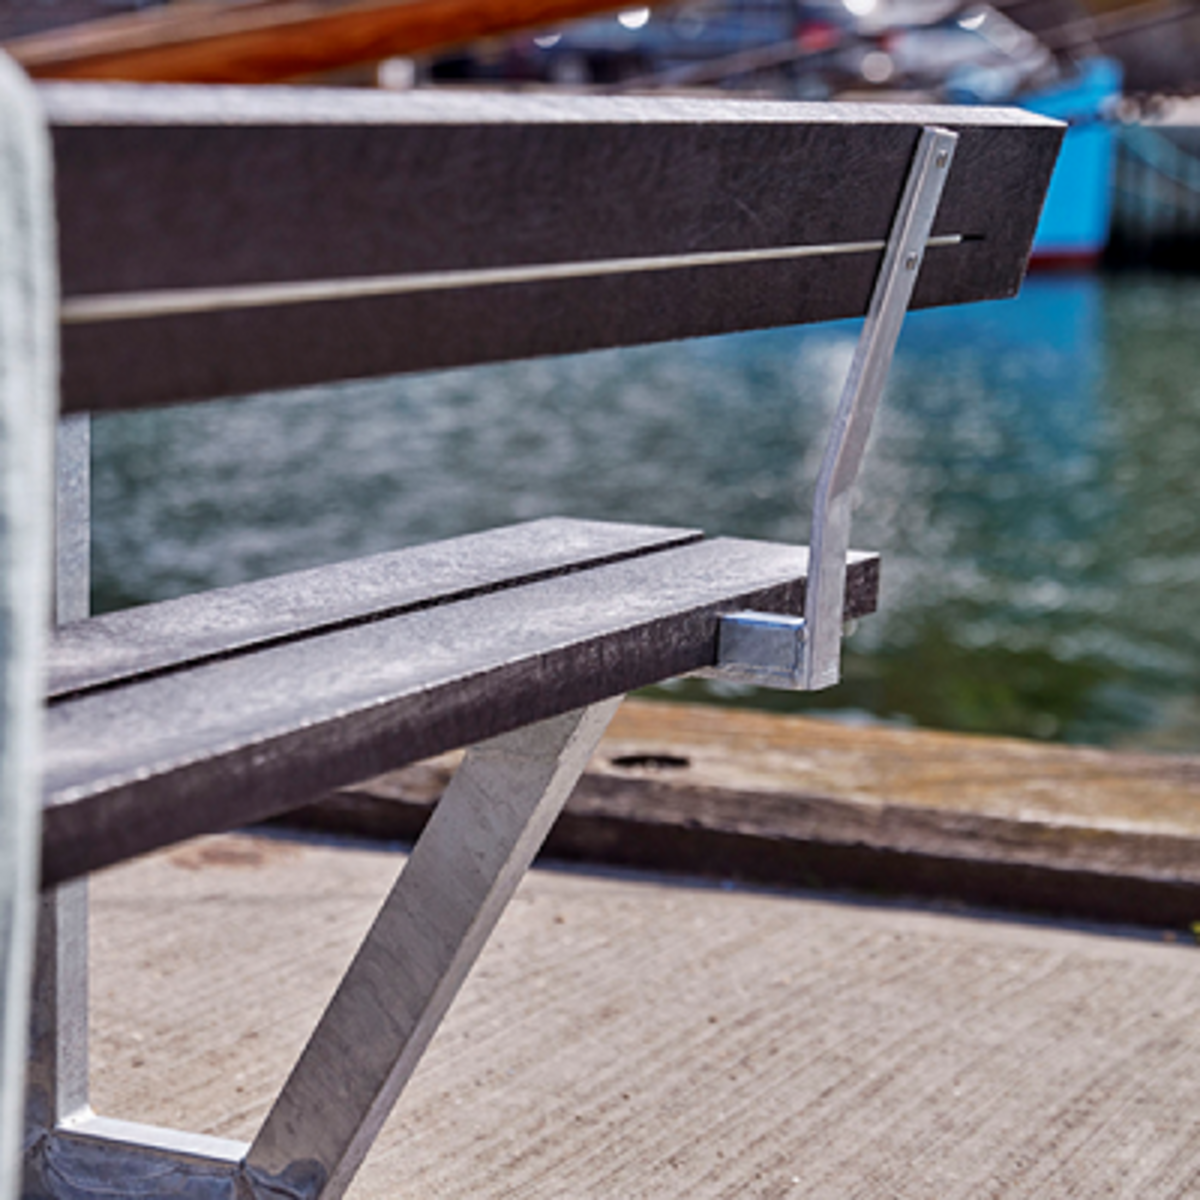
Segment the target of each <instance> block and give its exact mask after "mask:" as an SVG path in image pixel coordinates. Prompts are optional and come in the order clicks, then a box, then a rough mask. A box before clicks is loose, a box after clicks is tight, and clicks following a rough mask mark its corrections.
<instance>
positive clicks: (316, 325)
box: [43, 85, 1061, 410]
mask: <svg viewBox="0 0 1200 1200" xmlns="http://www.w3.org/2000/svg"><path fill="white" fill-rule="evenodd" d="M43 95H44V96H45V98H46V104H47V108H48V112H49V114H50V118H51V123H52V135H53V139H54V146H55V160H56V188H57V197H58V209H59V222H60V235H59V244H60V257H61V267H62V283H63V293H64V296H66V297H67V298H68V299H78V298H82V297H89V296H104V295H114V294H121V293H127V292H128V293H136V294H143V293H144V294H147V295H149V296H151V297H152V296H153V295H154V294H155V293H156V292H158V291H163V290H176V289H183V290H187V289H196V288H218V289H220V288H236V287H242V286H259V285H268V284H275V283H289V282H290V283H301V284H308V283H316V282H320V281H362V280H369V279H371V278H376V277H390V276H396V277H405V276H411V275H416V276H420V275H422V274H428V273H438V272H443V273H444V272H457V271H469V272H472V271H490V270H495V269H507V268H522V269H524V268H531V267H539V268H540V267H546V266H551V265H554V264H572V263H594V262H597V261H599V260H623V259H656V258H661V257H673V256H679V255H697V254H710V253H718V254H727V253H733V252H743V251H756V250H763V249H777V248H781V247H800V246H827V245H837V244H846V243H859V242H877V241H878V240H880V239H882V238H884V237H886V234H887V231H888V228H889V226H890V223H891V219H892V216H893V214H894V212H895V208H896V205H897V202H898V199H899V196H900V193H901V190H902V188H903V184H904V178H905V174H906V172H907V169H908V165H909V162H910V159H911V156H912V153H913V149H914V147H915V144H916V140H917V137H918V135H919V132H920V129H921V127H922V125H923V124H929V123H938V124H942V125H946V126H948V127H951V128H953V129H955V130H956V131H958V132H959V134H960V143H959V147H958V150H957V152H956V156H955V163H954V167H953V170H952V173H951V177H950V180H949V181H948V184H947V190H946V193H945V197H944V199H943V203H942V206H941V209H940V211H939V218H938V222H937V224H936V226H935V229H934V233H935V234H936V235H955V236H957V235H962V236H964V237H966V238H967V239H968V240H967V241H965V242H963V243H962V244H961V245H959V246H954V247H945V248H940V249H938V250H937V251H936V252H931V254H930V256H929V259H928V262H927V265H926V267H925V269H924V270H923V271H922V278H921V281H920V283H919V286H918V289H917V293H916V297H915V301H914V302H915V304H916V305H917V306H923V305H931V304H948V303H959V302H963V301H967V300H976V299H984V298H994V297H999V296H1007V295H1011V294H1013V292H1015V290H1016V288H1017V286H1018V284H1019V281H1020V278H1021V275H1022V273H1023V270H1024V266H1025V262H1026V260H1027V257H1028V253H1029V247H1030V244H1031V241H1032V237H1033V232H1034V228H1035V226H1036V223H1037V217H1038V214H1039V211H1040V203H1041V196H1042V193H1043V191H1044V188H1045V185H1046V183H1047V182H1048V180H1049V176H1050V172H1051V169H1052V167H1053V162H1054V158H1055V154H1056V152H1057V147H1058V143H1059V140H1060V137H1061V129H1060V128H1059V127H1058V126H1057V125H1056V124H1054V123H1053V122H1048V121H1046V120H1045V119H1044V118H1039V117H1033V116H1031V115H1029V114H1026V113H1021V112H1019V111H1015V110H1012V111H1007V110H996V109H959V108H944V107H942V108H938V107H912V108H904V107H892V106H887V105H863V106H853V105H832V106H824V105H821V106H816V105H807V104H773V105H764V104H761V103H754V102H746V101H712V102H697V101H681V100H671V99H659V98H655V99H651V98H639V99H630V98H623V99H622V98H602V97H576V98H570V99H568V98H557V97H556V98H555V99H554V101H553V103H550V102H547V101H546V100H545V99H544V98H540V97H498V96H492V97H480V96H473V97H461V96H448V95H443V94H441V93H438V94H437V95H429V94H422V93H416V94H414V95H411V96H388V97H381V96H371V97H365V96H342V95H331V94H330V93H329V92H328V91H327V92H325V93H324V94H318V95H313V94H311V93H309V92H307V91H305V90H303V89H260V90H254V91H252V92H250V93H246V92H245V91H244V90H242V89H196V88H179V89H173V88H153V87H128V86H126V87H121V86H120V85H54V86H51V87H48V88H46V89H45V90H44V92H43ZM214 196H219V197H221V198H222V199H221V203H214V201H213V197H214ZM498 230H500V231H503V234H502V236H497V231H498ZM878 257H879V256H878V253H877V252H870V253H863V254H858V255H840V256H835V257H833V258H831V259H820V258H818V259H802V260H798V261H792V260H784V261H779V262H773V263H761V262H756V263H746V264H738V265H731V264H724V265H715V266H705V267H695V266H692V267H686V266H685V267H680V268H677V269H671V270H666V271H656V272H654V273H641V274H618V275H615V276H610V277H605V278H600V279H583V280H580V279H574V280H558V281H553V280H552V281H541V282H526V283H509V284H499V285H489V286H487V287H474V288H472V287H462V288H453V289H450V290H447V291H444V292H438V293H435V294H418V295H412V294H408V295H391V296H373V297H362V296H359V297H357V298H354V299H346V300H322V301H313V302H306V303H302V304H289V305H284V306H280V307H275V308H264V309H252V310H235V311H230V312H216V313H208V312H206V313H201V314H198V315H196V314H186V315H179V314H176V315H170V316H160V317H147V318H142V319H137V320H128V321H120V322H109V323H105V324H100V325H74V324H72V325H68V326H66V327H65V328H64V331H63V333H64V336H63V353H64V384H63V389H64V406H65V408H66V409H68V410H83V409H89V408H90V409H93V410H104V409H110V408H124V407H139V406H145V405H153V404H160V403H167V402H174V401H182V400H190V399H199V398H204V397H207V396H214V395H234V394H243V393H246V392H250V391H255V390H262V389H266V388H270V387H275V388H282V387H295V386H302V385H304V384H308V383H317V382H322V381H329V380H334V379H343V378H355V377H365V376H371V375H384V374H390V373H398V372H402V371H414V370H425V369H433V368H439V367H446V366H458V365H467V364H470V363H474V362H488V361H498V360H501V359H510V358H520V357H529V356H533V355H540V354H552V353H569V352H576V351H584V350H590V349H597V348H601V347H606V346H615V345H627V344H634V343H638V342H651V341H661V340H667V339H672V338H679V337H689V336H700V335H705V334H716V333H722V332H730V331H734V330H739V329H751V328H764V327H769V326H773V325H786V324H796V323H802V322H806V321H816V320H826V319H832V318H837V317H844V316H852V315H856V314H860V313H862V312H863V311H865V308H866V304H867V301H868V298H869V295H870V291H871V284H872V282H873V279H874V275H875V271H876V269H877V266H878ZM351 290H352V289H351Z"/></svg>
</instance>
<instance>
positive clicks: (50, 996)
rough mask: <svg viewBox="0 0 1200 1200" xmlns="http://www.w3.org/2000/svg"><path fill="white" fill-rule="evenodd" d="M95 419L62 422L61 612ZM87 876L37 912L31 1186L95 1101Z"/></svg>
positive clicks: (72, 599) (68, 611) (80, 523)
mask: <svg viewBox="0 0 1200 1200" xmlns="http://www.w3.org/2000/svg"><path fill="white" fill-rule="evenodd" d="M90 422H91V418H90V417H87V416H81V417H66V418H64V419H63V420H61V421H60V422H59V424H58V431H57V438H56V462H55V505H54V512H55V530H54V600H55V605H54V608H55V611H54V617H55V621H56V623H57V624H60V625H61V624H65V623H66V622H68V621H77V620H81V619H82V618H84V617H86V616H87V615H88V613H89V611H90V601H89V588H90V582H91V572H90V545H91V500H90V477H91V424H90ZM87 886H88V885H87V880H86V879H81V880H79V881H78V882H76V883H71V884H67V885H65V886H63V887H60V888H55V889H54V890H53V891H49V892H45V893H43V894H42V896H41V898H40V902H39V905H38V919H37V949H36V965H35V971H34V990H33V1011H32V1014H31V1022H30V1030H29V1067H28V1078H27V1081H26V1110H25V1121H26V1143H27V1147H28V1151H27V1153H28V1159H29V1161H28V1165H27V1173H28V1174H27V1180H26V1187H27V1189H32V1188H33V1187H34V1179H33V1175H34V1174H35V1173H38V1172H40V1163H41V1160H42V1158H43V1156H44V1154H45V1153H46V1151H47V1148H48V1139H49V1137H50V1136H51V1134H52V1133H53V1131H54V1130H55V1129H56V1128H57V1127H59V1126H61V1125H62V1124H64V1123H65V1122H67V1121H69V1120H71V1119H73V1118H76V1117H78V1116H79V1115H80V1114H82V1113H84V1112H86V1111H87V1107H88V1036H87V1034H88V905H87Z"/></svg>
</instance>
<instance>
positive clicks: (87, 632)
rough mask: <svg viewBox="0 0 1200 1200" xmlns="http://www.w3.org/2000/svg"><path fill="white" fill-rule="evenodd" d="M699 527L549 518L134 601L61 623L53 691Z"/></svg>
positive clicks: (570, 565)
mask: <svg viewBox="0 0 1200 1200" xmlns="http://www.w3.org/2000/svg"><path fill="white" fill-rule="evenodd" d="M701 536H702V535H701V534H700V533H699V532H698V531H696V530H690V529H663V528H659V527H654V526H649V525H625V524H618V523H615V522H607V521H577V520H570V519H566V518H561V517H549V518H545V519H543V520H540V521H527V522H525V523H523V524H520V525H512V526H508V527H506V528H503V529H495V530H491V531H489V532H486V533H477V534H468V535H466V536H464V537H457V538H449V539H447V540H445V541H442V542H434V543H432V544H430V545H425V546H414V547H411V548H409V549H405V550H397V551H392V552H390V553H386V554H375V555H371V556H369V557H366V558H360V559H352V560H349V561H347V562H341V563H335V564H332V565H330V566H325V567H317V568H313V569H311V570H307V571H294V572H291V573H289V574H287V575H280V576H276V577H274V578H272V579H264V580H260V581H259V582H256V583H250V584H241V585H238V586H236V587H228V588H217V589H214V590H213V591H209V592H204V593H201V594H200V595H195V596H184V597H181V598H180V599H178V600H168V601H164V602H161V603H158V604H148V605H145V606H143V607H141V608H132V609H126V610H124V611H122V612H116V613H110V614H108V615H106V616H102V617H93V618H91V619H90V620H87V621H77V622H75V623H73V624H70V625H65V626H62V627H60V628H59V629H58V630H56V631H55V634H54V637H53V639H52V641H51V645H50V648H49V653H48V659H49V663H48V667H49V670H48V677H49V683H48V689H47V690H48V694H49V696H50V698H52V699H54V698H58V697H61V696H64V695H67V694H68V693H75V692H81V691H85V690H88V689H93V688H97V687H109V686H111V685H113V684H115V683H117V682H120V681H122V680H128V679H131V678H134V677H137V676H144V675H147V674H151V673H156V672H161V671H164V670H167V669H169V668H173V667H179V666H182V665H184V664H188V663H197V662H203V661H205V660H208V659H213V658H225V657H229V656H230V655H231V654H234V653H237V652H239V651H245V650H247V649H249V648H251V647H255V646H263V645H267V644H270V643H273V642H278V641H286V640H289V639H293V638H297V637H301V636H304V635H307V634H313V633H316V632H318V631H322V630H325V631H328V630H332V629H336V628H339V627H342V626H345V625H349V624H353V623H355V622H361V621H366V620H377V619H379V618H380V617H384V616H398V615H400V614H401V613H404V612H409V611H413V610H415V609H417V608H429V607H431V606H433V605H435V604H446V603H449V602H451V601H454V600H464V599H468V598H469V597H471V596H476V595H481V594H482V593H484V592H487V591H491V590H494V589H496V588H500V587H517V586H519V585H520V584H522V583H531V582H535V581H537V580H539V579H546V578H549V577H550V576H553V575H561V574H565V573H566V572H568V571H577V570H582V569H584V568H587V567H595V566H600V565H602V564H604V563H608V562H616V561H619V560H620V559H624V558H632V557H636V556H637V555H639V554H647V553H649V552H651V551H653V550H661V549H663V548H665V547H668V546H679V545H684V544H686V543H688V542H694V541H699V540H700V538H701Z"/></svg>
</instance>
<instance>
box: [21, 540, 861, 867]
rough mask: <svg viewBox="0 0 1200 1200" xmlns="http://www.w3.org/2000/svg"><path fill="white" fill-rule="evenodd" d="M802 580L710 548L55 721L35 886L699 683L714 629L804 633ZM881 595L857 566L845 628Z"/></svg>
mask: <svg viewBox="0 0 1200 1200" xmlns="http://www.w3.org/2000/svg"><path fill="white" fill-rule="evenodd" d="M807 566H808V552H807V550H806V548H804V547H793V546H781V545H775V544H771V543H762V542H748V541H739V540H734V539H716V540H713V541H706V542H700V543H696V544H691V545H684V546H679V547H673V548H669V549H664V550H661V551H657V552H654V553H651V554H646V555H642V556H640V557H637V558H632V559H629V560H627V561H621V562H615V563H611V564H608V565H605V566H600V567H596V568H594V569H590V570H586V571H581V572H576V573H572V574H567V575H563V576H560V577H556V578H551V579H545V580H541V581H539V582H534V583H522V584H521V585H519V586H516V587H512V588H505V589H503V590H498V591H494V592H489V593H487V594H484V595H481V596H477V597H475V598H472V599H469V600H460V601H454V602H451V603H447V604H440V605H438V606H436V607H433V608H426V609H420V610H417V611H414V612H409V613H406V614H404V615H401V616H396V617H389V618H385V619H381V620H375V621H371V622H368V623H365V624H358V625H353V626H351V627H349V628H343V629H337V630H334V631H332V632H329V633H324V634H319V635H316V636H313V637H307V638H304V639H303V640H302V641H300V642H297V643H283V644H278V645H271V646H268V647H266V648H264V649H260V650H256V651H253V652H250V653H244V654H238V655H235V656H234V657H231V658H229V659H224V660H219V661H213V662H207V663H203V664H200V665H197V666H192V667H187V668H184V669H181V670H177V671H170V672H168V673H165V674H162V675H157V676H153V677H151V678H149V679H147V680H145V681H139V682H135V683H132V684H129V685H126V686H122V687H119V688H116V689H113V690H101V691H97V692H94V693H90V694H87V693H85V694H83V695H81V696H79V697H78V698H75V699H67V700H62V701H58V702H56V703H53V704H51V706H50V709H49V712H48V720H47V753H46V775H45V780H46V783H45V787H46V800H45V803H46V808H45V812H44V848H45V859H44V866H43V883H44V884H46V885H49V884H53V883H57V882H60V881H62V880H64V879H67V878H70V877H73V876H76V875H80V874H83V873H85V872H88V871H91V870H95V869H97V868H99V867H103V866H105V865H108V864H111V863H114V862H118V861H120V860H122V859H125V858H129V857H131V856H132V855H134V854H138V853H142V852H145V851H147V850H150V849H153V848H156V847H158V846H162V845H166V844H169V843H171V842H174V841H178V840H180V839H182V838H185V837H188V836H192V835H194V834H198V833H202V832H211V831H216V830H220V829H227V828H232V827H235V826H238V825H242V824H246V823H247V822H250V821H255V820H259V819H262V818H265V817H267V816H270V815H273V814H275V813H278V812H281V811H285V810H287V809H288V808H291V807H294V806H296V805H299V804H303V803H306V802H307V801H309V800H312V799H315V798H316V797H318V796H320V795H322V794H325V793H326V792H328V791H329V790H331V789H332V788H336V787H339V786H344V785H346V784H349V783H351V782H355V781H357V780H361V779H364V778H367V777H369V776H370V775H373V774H376V773H378V772H380V771H384V770H388V769H391V768H394V767H398V766H402V765H404V764H406V763H409V762H413V761H416V760H418V759H421V758H425V757H427V756H429V755H431V754H437V753H440V752H442V751H444V750H447V749H451V748H454V747H457V746H462V745H468V744H472V743H475V742H478V741H480V740H482V739H484V738H488V737H492V736H495V735H497V734H500V733H504V732H507V731H509V730H513V729H516V728H519V727H521V726H524V725H527V724H529V723H531V722H534V721H539V720H542V719H544V718H546V717H548V716H551V715H554V714H556V713H560V712H564V711H566V710H568V709H573V708H579V707H582V706H584V705H587V704H592V703H595V702H596V701H598V700H600V699H603V698H605V697H608V696H613V695H618V694H620V693H623V692H626V691H629V690H631V689H634V688H638V687H642V686H645V685H648V684H651V683H656V682H659V681H661V680H663V679H669V678H671V677H673V676H676V675H681V674H684V673H687V672H689V671H694V670H698V669H700V668H703V667H711V666H713V665H714V662H715V655H716V631H717V619H718V614H720V613H722V612H728V611H732V610H736V609H739V608H744V607H749V608H758V609H763V610H766V611H775V612H785V613H792V614H799V613H800V612H802V610H803V604H804V591H805V573H806V570H807ZM877 587H878V560H877V558H875V557H874V556H871V555H862V554H856V555H854V556H853V561H852V564H851V568H850V572H849V581H848V585H847V603H846V613H847V616H848V617H856V616H860V615H865V614H866V613H869V612H871V611H873V610H874V607H875V600H876V594H877Z"/></svg>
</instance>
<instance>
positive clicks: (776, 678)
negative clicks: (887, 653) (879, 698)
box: [715, 126, 958, 691]
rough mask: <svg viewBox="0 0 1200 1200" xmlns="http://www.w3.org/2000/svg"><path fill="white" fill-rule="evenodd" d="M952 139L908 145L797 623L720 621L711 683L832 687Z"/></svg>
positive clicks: (822, 480)
mask: <svg viewBox="0 0 1200 1200" xmlns="http://www.w3.org/2000/svg"><path fill="white" fill-rule="evenodd" d="M957 141H958V135H957V134H956V133H952V132H951V131H950V130H948V129H939V128H936V127H933V126H928V127H926V128H925V129H923V130H922V132H921V137H920V140H919V142H918V143H917V150H916V154H915V155H914V157H913V162H912V166H911V167H910V168H909V173H908V180H907V182H906V184H905V187H904V194H903V196H902V197H901V200H900V207H899V209H898V210H897V212H896V216H895V219H894V221H893V223H892V229H891V233H890V235H889V237H888V242H887V248H886V249H885V251H884V256H883V263H882V265H881V266H880V268H879V275H878V277H877V278H876V281H875V290H874V292H873V293H872V295H871V304H870V308H869V309H868V310H867V317H866V322H865V324H864V325H863V330H862V334H861V335H860V337H859V339H858V345H857V347H856V348H855V351H854V358H853V360H852V361H851V364H850V372H849V375H848V376H847V379H846V384H845V387H844V388H843V391H842V397H841V400H840V402H839V403H838V407H837V412H836V413H835V414H834V419H833V428H832V430H831V432H830V435H829V442H828V444H827V445H826V448H825V456H824V459H823V460H822V463H821V471H820V474H819V476H818V478H817V493H816V499H815V501H814V504H813V529H812V544H811V549H810V560H809V570H808V591H807V593H806V595H805V604H804V619H803V621H802V622H801V621H797V620H796V619H795V618H794V617H781V616H778V615H776V614H772V613H734V614H731V615H729V616H727V617H725V618H723V620H722V624H721V630H720V643H719V647H718V666H717V669H716V672H715V674H717V675H722V676H725V677H728V678H733V679H737V680H741V681H743V682H748V683H754V684H759V685H761V686H764V687H785V688H794V689H796V690H803V691H814V690H817V689H819V688H826V687H831V686H832V685H833V684H835V683H837V681H838V679H839V677H840V673H841V651H842V612H843V608H844V605H845V592H846V555H847V553H848V551H849V549H850V516H851V500H852V498H853V491H854V483H855V480H856V479H857V478H858V471H859V467H860V466H861V465H862V458H863V452H864V451H865V449H866V444H867V436H868V434H869V433H870V431H871V422H872V420H873V419H874V417H875V412H876V410H877V409H878V407H879V398H880V396H881V395H882V393H883V385H884V382H885V380H886V379H887V372H888V368H889V367H890V366H891V362H892V356H893V354H894V352H895V349H896V339H897V338H898V337H899V336H900V326H901V325H902V324H903V321H904V314H905V313H906V312H907V311H908V304H909V301H910V299H911V298H912V293H913V288H914V287H915V286H916V282H917V276H918V274H919V273H920V268H921V263H922V262H923V260H924V258H925V252H926V249H927V248H928V245H929V235H930V232H931V230H932V228H933V220H934V217H935V216H936V215H937V210H938V204H939V203H940V202H941V198H942V189H943V187H944V186H945V182H946V178H947V176H948V175H949V173H950V163H951V160H952V159H953V157H954V147H955V144H956V143H957Z"/></svg>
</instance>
